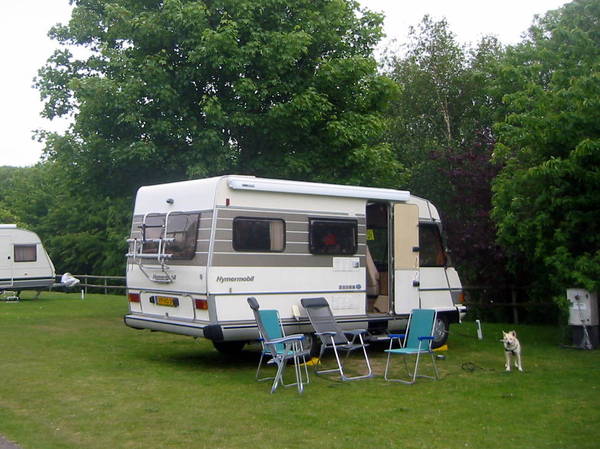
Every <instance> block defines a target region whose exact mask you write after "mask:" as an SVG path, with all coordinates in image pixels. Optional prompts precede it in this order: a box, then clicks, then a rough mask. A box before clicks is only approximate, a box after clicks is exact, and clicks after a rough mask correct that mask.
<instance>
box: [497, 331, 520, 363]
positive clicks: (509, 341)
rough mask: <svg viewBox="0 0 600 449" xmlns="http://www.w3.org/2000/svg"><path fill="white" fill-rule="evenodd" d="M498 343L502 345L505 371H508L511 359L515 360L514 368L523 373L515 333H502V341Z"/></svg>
mask: <svg viewBox="0 0 600 449" xmlns="http://www.w3.org/2000/svg"><path fill="white" fill-rule="evenodd" d="M500 341H501V342H502V343H503V344H504V356H505V357H506V365H505V368H506V371H510V359H511V358H514V360H515V367H516V368H517V369H518V370H519V371H523V367H522V365H521V343H520V342H519V339H518V338H517V333H516V332H515V331H510V332H504V331H502V340H500Z"/></svg>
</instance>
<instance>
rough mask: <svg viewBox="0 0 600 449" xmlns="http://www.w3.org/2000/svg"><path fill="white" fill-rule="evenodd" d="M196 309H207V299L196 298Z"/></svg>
mask: <svg viewBox="0 0 600 449" xmlns="http://www.w3.org/2000/svg"><path fill="white" fill-rule="evenodd" d="M195 303H196V309H199V310H208V300H207V299H196V300H195Z"/></svg>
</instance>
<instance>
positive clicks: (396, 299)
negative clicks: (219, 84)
mask: <svg viewBox="0 0 600 449" xmlns="http://www.w3.org/2000/svg"><path fill="white" fill-rule="evenodd" d="M128 243H129V251H128V254H127V256H126V257H127V295H128V302H129V312H128V314H127V315H125V317H124V320H125V323H126V324H127V325H128V326H130V327H132V328H136V329H151V330H155V331H165V332H173V333H177V334H183V335H189V336H193V337H204V338H207V339H209V340H211V341H212V342H213V344H214V346H215V347H216V348H217V349H218V350H220V351H224V352H225V351H227V352H228V351H235V350H240V349H241V348H242V347H243V346H244V344H245V343H247V342H250V341H255V340H256V339H257V338H258V330H257V327H256V323H255V321H254V318H253V315H252V311H251V309H250V307H248V303H247V298H248V297H249V296H253V297H255V298H256V299H257V300H258V302H259V303H260V305H261V307H263V308H267V309H277V310H278V311H279V314H280V317H281V319H282V323H283V326H284V329H285V331H286V333H302V334H305V335H306V336H307V340H308V341H309V342H311V341H314V342H315V345H316V344H317V343H316V340H318V339H315V338H312V332H314V331H313V330H312V328H311V326H310V323H309V320H308V318H307V315H306V313H305V311H304V310H303V308H302V306H301V303H300V300H301V299H302V298H310V297H324V298H326V299H327V301H328V302H329V304H330V306H331V309H332V311H333V313H334V315H335V317H336V320H337V321H338V322H339V323H340V325H341V326H342V327H343V328H347V329H357V328H362V329H367V330H368V331H369V334H370V335H371V336H373V338H375V337H377V336H384V335H385V334H386V333H388V332H397V331H402V330H404V329H405V328H406V324H407V318H408V316H409V314H410V312H411V310H412V309H415V308H433V309H436V310H437V312H438V313H437V317H438V318H437V322H436V326H435V329H436V332H435V334H436V335H435V345H436V346H440V345H442V344H444V343H445V341H446V338H447V335H448V327H449V325H450V324H451V323H455V322H458V321H459V320H460V318H461V314H464V312H465V307H464V306H463V305H462V286H461V282H460V279H459V277H458V274H457V272H456V270H455V269H454V268H453V267H452V266H451V265H450V262H449V259H448V256H447V254H446V251H445V248H444V244H443V239H442V229H441V222H440V217H439V214H438V212H437V210H436V208H435V207H434V206H433V204H431V203H430V202H429V201H427V200H425V199H421V198H417V197H415V196H413V195H411V194H410V193H409V192H407V191H402V190H391V189H381V188H371V187H357V186H345V185H333V184H318V183H309V182H298V181H285V180H277V179H261V178H255V177H250V176H233V175H230V176H221V177H215V178H208V179H199V180H191V181H183V182H176V183H169V184H162V185H154V186H147V187H142V188H140V189H139V190H138V193H137V197H136V201H135V209H134V214H133V221H132V227H131V235H130V238H129V239H128ZM379 338H381V337H379Z"/></svg>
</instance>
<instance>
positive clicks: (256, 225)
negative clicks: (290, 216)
mask: <svg viewBox="0 0 600 449" xmlns="http://www.w3.org/2000/svg"><path fill="white" fill-rule="evenodd" d="M233 249H235V250H236V251H259V252H281V251H283V250H284V249H285V222H284V221H283V220H281V219H279V218H251V217H236V218H234V219H233Z"/></svg>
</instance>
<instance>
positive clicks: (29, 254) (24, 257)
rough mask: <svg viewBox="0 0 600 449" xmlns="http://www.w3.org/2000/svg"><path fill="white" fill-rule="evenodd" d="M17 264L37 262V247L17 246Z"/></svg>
mask: <svg viewBox="0 0 600 449" xmlns="http://www.w3.org/2000/svg"><path fill="white" fill-rule="evenodd" d="M14 260H15V262H35V261H37V245H15V258H14Z"/></svg>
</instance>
